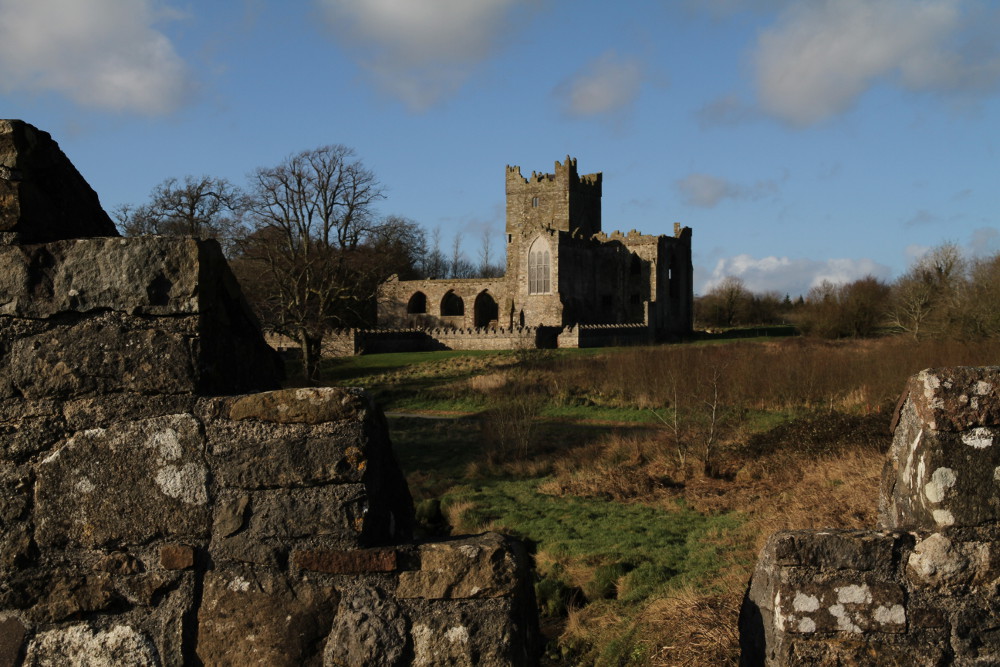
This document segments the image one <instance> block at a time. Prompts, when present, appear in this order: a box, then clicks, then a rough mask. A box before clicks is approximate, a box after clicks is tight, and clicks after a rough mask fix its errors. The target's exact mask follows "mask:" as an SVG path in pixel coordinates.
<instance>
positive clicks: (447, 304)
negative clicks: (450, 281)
mask: <svg viewBox="0 0 1000 667" xmlns="http://www.w3.org/2000/svg"><path fill="white" fill-rule="evenodd" d="M463 315H465V301H463V300H462V297H460V296H459V295H457V294H455V292H454V290H448V291H447V292H445V295H444V296H443V297H441V317H461V316H463Z"/></svg>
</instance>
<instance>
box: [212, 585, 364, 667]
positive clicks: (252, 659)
mask: <svg viewBox="0 0 1000 667" xmlns="http://www.w3.org/2000/svg"><path fill="white" fill-rule="evenodd" d="M337 602H338V599H337V593H336V591H334V589H333V588H332V587H331V586H328V585H322V584H318V583H313V582H309V581H305V580H299V581H296V580H293V579H291V578H289V577H288V576H287V575H284V574H279V573H270V572H268V571H266V570H260V569H255V568H250V567H242V568H235V569H226V570H215V571H212V572H208V573H207V574H206V575H205V590H204V594H203V597H202V603H201V608H200V610H199V612H198V647H197V655H198V658H199V659H200V660H201V661H203V662H204V664H206V665H262V666H263V665H266V666H269V667H270V666H274V667H278V666H281V665H287V666H288V667H297V666H299V665H319V664H320V661H321V659H322V651H323V640H324V639H325V637H326V634H327V632H328V630H329V628H330V623H331V622H332V620H333V614H334V610H335V609H336V607H337ZM353 664H362V663H353Z"/></svg>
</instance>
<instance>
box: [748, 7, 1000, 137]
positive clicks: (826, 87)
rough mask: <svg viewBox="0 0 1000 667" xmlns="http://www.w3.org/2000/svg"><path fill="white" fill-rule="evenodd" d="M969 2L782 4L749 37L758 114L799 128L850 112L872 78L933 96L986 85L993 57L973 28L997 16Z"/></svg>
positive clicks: (997, 72) (994, 78) (996, 69)
mask: <svg viewBox="0 0 1000 667" xmlns="http://www.w3.org/2000/svg"><path fill="white" fill-rule="evenodd" d="M976 7H977V3H974V2H972V1H971V0H965V1H964V2H963V0H920V1H914V0H817V1H816V2H802V3H795V4H793V5H790V6H789V7H788V8H787V9H786V10H784V11H783V12H782V13H781V14H780V16H779V17H778V20H777V22H776V23H775V25H773V26H771V27H770V28H768V29H766V30H764V31H762V32H761V33H760V35H759V38H758V43H757V46H756V51H755V53H754V64H755V68H756V87H757V96H758V102H759V104H760V106H761V108H762V109H763V110H764V111H765V112H767V113H769V114H772V115H774V116H775V117H777V118H780V119H782V120H784V121H787V122H789V123H791V124H793V125H798V126H806V125H811V124H814V123H818V122H821V121H823V120H825V119H827V118H830V117H831V116H834V115H836V114H839V113H841V112H843V111H845V110H847V109H849V108H850V107H851V106H852V105H853V104H854V103H855V101H856V100H857V99H858V97H860V96H861V95H862V94H863V93H864V92H865V91H866V90H868V89H869V88H870V87H872V86H873V85H875V83H876V82H879V81H887V82H890V83H892V84H895V85H899V86H901V87H903V88H905V89H908V90H913V91H926V92H934V93H941V94H955V93H958V94H978V93H982V92H986V91H993V90H995V89H996V87H997V84H998V83H1000V57H998V54H997V50H996V48H995V46H989V45H986V41H985V40H982V39H980V38H978V37H977V36H976V35H977V34H978V32H979V31H981V30H982V27H983V26H982V23H983V22H984V21H985V22H988V23H992V24H993V25H994V27H996V24H997V22H998V15H997V13H995V12H986V13H983V12H980V11H973V10H974V9H976ZM959 43H961V44H962V46H961V47H959V46H956V44H959Z"/></svg>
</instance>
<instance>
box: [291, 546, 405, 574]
mask: <svg viewBox="0 0 1000 667" xmlns="http://www.w3.org/2000/svg"><path fill="white" fill-rule="evenodd" d="M291 561H292V564H293V565H294V566H295V567H297V568H299V569H302V570H310V571H312V572H326V573H329V574H364V573H368V572H393V571H395V570H396V569H397V568H398V567H399V562H398V558H397V553H396V550H395V549H386V548H381V549H353V550H350V551H333V550H330V549H298V550H295V551H292V558H291Z"/></svg>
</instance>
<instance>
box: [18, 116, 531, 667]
mask: <svg viewBox="0 0 1000 667" xmlns="http://www.w3.org/2000/svg"><path fill="white" fill-rule="evenodd" d="M5 123H6V125H5ZM22 125H23V124H22ZM10 126H11V123H10V122H7V121H0V167H2V168H0V180H2V179H3V178H13V177H16V178H17V179H22V180H23V179H24V178H26V177H25V176H24V172H21V171H17V173H16V174H14V176H11V169H12V168H13V167H11V165H15V166H17V165H20V166H19V167H18V169H21V168H22V167H25V168H27V166H31V165H33V164H35V165H36V166H37V164H36V163H34V162H31V160H29V159H28V158H29V157H31V155H35V157H36V158H37V157H38V155H37V150H36V148H37V146H36V144H33V143H31V141H27V142H26V141H21V140H20V139H19V140H18V141H14V142H9V143H7V144H5V143H4V141H5V139H4V131H5V128H8V129H9V127H10ZM28 127H29V128H30V126H28ZM21 129H22V130H23V129H24V128H23V127H22V128H21ZM30 130H31V131H32V132H34V134H31V136H33V137H35V138H36V139H37V138H38V137H40V134H38V133H37V131H35V130H34V128H30ZM22 135H23V133H22ZM22 135H18V137H20V138H21V139H23V136H22ZM25 136H26V135H25ZM46 137H47V135H45V137H42V139H45V138H46ZM39 140H41V139H39ZM48 141H50V140H48ZM53 145H54V144H53ZM11 146H13V148H10V147H11ZM8 148H10V150H9V151H7V149H8ZM50 148H51V146H50ZM5 151H7V152H5ZM32 151H35V153H32ZM45 155H46V156H47V157H48V158H51V159H52V161H53V165H54V166H53V165H48V166H46V169H48V171H47V172H46V174H48V176H47V178H51V179H55V180H54V181H52V182H50V181H46V185H47V187H49V186H51V187H49V189H45V188H42V189H39V188H37V187H35V186H37V185H38V184H37V183H36V184H35V186H32V187H33V188H35V189H32V188H27V189H25V188H22V187H21V186H20V185H14V186H7V185H4V184H3V183H0V667H6V666H8V665H12V666H17V665H84V664H87V665H119V664H121V665H150V666H157V665H192V664H204V665H351V666H353V665H403V664H414V665H438V664H453V665H530V664H535V663H536V662H537V655H538V652H539V651H538V648H539V643H538V632H537V610H536V607H535V604H534V597H533V591H532V588H531V584H530V581H531V580H530V574H529V565H530V559H529V557H528V555H527V553H526V552H525V550H524V548H523V546H522V545H520V544H519V543H518V542H516V541H513V540H510V539H508V538H505V537H502V536H500V535H496V534H485V535H479V536H471V537H465V538H455V539H451V540H443V541H438V542H429V543H415V542H412V541H411V538H412V524H413V504H412V500H411V498H410V495H409V491H408V490H407V486H406V480H405V478H404V476H403V474H402V472H401V471H400V469H399V466H398V464H397V462H396V459H395V457H394V455H393V452H392V446H391V444H390V442H389V435H388V429H387V427H386V423H385V419H384V416H383V415H382V413H381V411H380V410H379V409H378V407H377V406H375V405H374V404H373V403H372V401H371V399H370V398H369V397H368V396H367V395H366V394H365V393H364V392H362V391H360V390H353V389H331V388H300V389H286V390H279V389H277V387H278V386H279V380H280V378H281V375H280V366H279V365H278V363H277V361H278V359H277V355H276V353H275V352H274V350H272V349H271V348H270V347H269V346H268V345H267V344H266V343H265V342H264V339H263V337H262V335H261V332H260V329H259V327H258V326H257V323H256V321H255V320H254V318H253V315H252V314H251V312H250V310H249V309H248V308H247V306H246V303H245V302H244V300H243V297H242V295H241V293H240V290H239V286H238V285H237V283H236V281H235V280H234V279H233V276H232V274H231V273H230V271H229V267H228V266H227V265H226V263H225V261H224V259H223V257H222V254H221V251H220V250H219V247H218V245H217V244H216V243H214V242H210V241H198V240H195V239H179V238H158V237H149V238H137V239H122V238H115V237H112V236H111V235H110V234H109V235H103V234H101V233H100V232H101V231H102V228H101V227H100V225H95V224H90V223H87V224H83V225H75V224H74V221H73V219H72V212H73V206H80V207H83V206H87V205H89V206H91V207H92V208H91V210H90V211H89V214H91V216H92V217H94V218H95V219H100V218H101V215H104V214H103V211H101V210H100V207H99V204H97V202H96V196H95V197H94V198H93V199H87V198H86V197H83V198H82V199H81V198H76V199H74V198H73V194H72V193H74V192H76V193H77V194H79V193H80V191H81V190H80V188H78V187H77V186H78V185H79V183H77V182H75V181H72V178H70V181H72V182H70V183H69V184H68V185H67V184H65V183H63V184H62V185H60V180H59V179H60V178H62V177H60V176H59V174H62V175H63V176H65V175H66V174H71V175H72V174H76V171H75V170H74V169H72V165H69V164H68V161H67V160H66V159H65V156H63V155H62V154H61V153H56V152H52V151H49V152H48V153H46V154H45ZM4 169H6V171H4ZM36 176H37V175H36ZM65 177H66V178H69V176H65ZM76 177H79V174H76ZM33 178H35V177H33ZM80 180H81V181H82V178H81V179H80ZM18 182H20V181H18ZM84 185H86V184H85V183H84ZM60 187H65V192H63V190H60ZM87 187H88V189H89V186H87ZM39 193H41V194H39ZM45 193H50V194H49V195H45V196H48V197H55V196H62V195H65V200H64V201H62V202H60V203H59V206H43V205H41V204H45V201H42V202H41V204H39V205H38V206H36V204H38V203H39V202H34V203H30V202H28V200H29V199H30V198H31V197H35V196H36V195H37V196H42V195H44V194H45ZM52 193H56V194H52ZM60 193H61V194H60ZM5 197H7V198H6V199H5ZM19 197H20V199H19ZM42 199H45V197H42ZM19 202H20V203H25V205H24V206H21V205H20V204H19ZM66 202H70V203H73V202H75V204H73V206H70V208H69V209H66V208H65V206H63V204H64V203H66ZM88 202H89V203H88ZM49 203H51V202H49ZM104 217H105V218H106V215H104ZM4 230H7V231H4ZM111 231H112V232H113V229H112V230H111ZM74 233H75V234H79V235H81V236H94V237H95V238H66V235H67V234H74ZM53 236H54V237H55V238H52V237H53ZM39 238H42V239H45V240H47V241H48V242H46V243H30V244H24V243H23V241H24V240H25V239H35V240H37V239H39ZM261 390H265V391H261ZM254 391H257V392H260V393H249V392H254Z"/></svg>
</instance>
